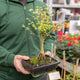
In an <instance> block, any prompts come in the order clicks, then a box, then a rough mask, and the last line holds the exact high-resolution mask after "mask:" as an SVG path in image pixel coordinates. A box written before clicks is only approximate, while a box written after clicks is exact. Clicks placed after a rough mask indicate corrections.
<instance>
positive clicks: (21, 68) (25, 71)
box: [19, 64, 30, 74]
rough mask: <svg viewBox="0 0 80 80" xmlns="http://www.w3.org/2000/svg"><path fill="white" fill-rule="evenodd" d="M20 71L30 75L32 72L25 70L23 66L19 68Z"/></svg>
mask: <svg viewBox="0 0 80 80" xmlns="http://www.w3.org/2000/svg"><path fill="white" fill-rule="evenodd" d="M19 71H20V72H22V73H23V74H30V72H28V71H27V70H25V69H24V68H23V66H22V64H21V65H20V66H19Z"/></svg>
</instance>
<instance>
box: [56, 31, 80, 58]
mask: <svg viewBox="0 0 80 80" xmlns="http://www.w3.org/2000/svg"><path fill="white" fill-rule="evenodd" d="M58 34H59V35H57V37H56V44H57V45H56V46H57V50H56V51H57V53H58V56H59V57H61V58H62V57H63V55H62V53H63V51H64V50H65V52H66V60H68V59H70V58H72V57H79V56H80V34H74V35H72V34H64V33H62V32H61V31H58Z"/></svg>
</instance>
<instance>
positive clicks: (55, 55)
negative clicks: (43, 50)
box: [54, 45, 56, 57]
mask: <svg viewBox="0 0 80 80" xmlns="http://www.w3.org/2000/svg"><path fill="white" fill-rule="evenodd" d="M55 56H56V45H55V47H54V57H55Z"/></svg>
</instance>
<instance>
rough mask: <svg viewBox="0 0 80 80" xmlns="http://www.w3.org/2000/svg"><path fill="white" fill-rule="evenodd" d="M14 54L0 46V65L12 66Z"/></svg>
mask: <svg viewBox="0 0 80 80" xmlns="http://www.w3.org/2000/svg"><path fill="white" fill-rule="evenodd" d="M14 56H15V55H14V54H13V53H11V52H9V51H8V50H6V49H5V48H4V47H2V46H0V65H4V66H14V64H13V61H14Z"/></svg>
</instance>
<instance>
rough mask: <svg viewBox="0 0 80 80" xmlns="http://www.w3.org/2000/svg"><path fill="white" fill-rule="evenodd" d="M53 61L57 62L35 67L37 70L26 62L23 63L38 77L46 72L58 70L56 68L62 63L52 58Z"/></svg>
mask: <svg viewBox="0 0 80 80" xmlns="http://www.w3.org/2000/svg"><path fill="white" fill-rule="evenodd" d="M51 59H53V60H55V62H54V63H51V64H48V65H42V66H39V67H35V68H33V67H32V66H30V65H29V64H27V63H26V61H24V60H23V61H22V62H23V64H24V67H25V68H26V70H27V71H29V72H30V73H31V74H32V75H33V76H37V75H41V74H43V73H46V72H51V71H53V70H56V67H57V65H58V64H59V63H60V62H59V61H58V60H56V59H55V58H53V57H51Z"/></svg>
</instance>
